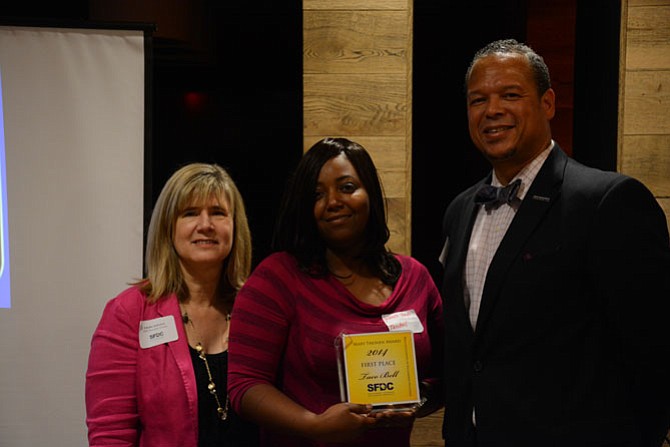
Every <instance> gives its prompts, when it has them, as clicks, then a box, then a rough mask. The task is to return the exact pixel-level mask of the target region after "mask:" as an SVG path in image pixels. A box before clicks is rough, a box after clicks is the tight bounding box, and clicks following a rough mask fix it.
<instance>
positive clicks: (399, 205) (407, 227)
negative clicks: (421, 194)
mask: <svg viewBox="0 0 670 447" xmlns="http://www.w3.org/2000/svg"><path fill="white" fill-rule="evenodd" d="M386 206H387V210H388V211H387V214H388V226H389V230H390V231H391V238H390V239H389V242H388V244H387V245H388V248H389V249H390V250H391V251H392V252H394V253H400V254H404V255H409V254H410V253H411V252H412V246H411V235H412V229H411V223H410V220H409V219H408V216H407V214H408V210H409V209H411V206H410V205H409V201H408V200H407V199H404V198H388V199H386Z"/></svg>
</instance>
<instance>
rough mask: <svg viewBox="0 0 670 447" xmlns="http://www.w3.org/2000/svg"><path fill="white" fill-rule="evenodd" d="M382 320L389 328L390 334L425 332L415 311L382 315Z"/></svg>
mask: <svg viewBox="0 0 670 447" xmlns="http://www.w3.org/2000/svg"><path fill="white" fill-rule="evenodd" d="M382 320H384V323H386V327H388V328H389V332H397V331H412V333H414V334H420V333H422V332H423V324H421V321H420V320H419V317H418V316H417V314H416V312H414V309H410V310H405V311H402V312H396V313H393V314H386V315H382Z"/></svg>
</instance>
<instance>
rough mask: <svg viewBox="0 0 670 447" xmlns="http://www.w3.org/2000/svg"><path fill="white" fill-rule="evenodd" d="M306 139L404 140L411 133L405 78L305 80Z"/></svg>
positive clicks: (373, 76)
mask: <svg viewBox="0 0 670 447" xmlns="http://www.w3.org/2000/svg"><path fill="white" fill-rule="evenodd" d="M303 80H304V81H303V92H304V97H303V113H304V116H303V120H304V124H303V126H304V128H303V134H304V135H379V136H391V135H396V136H402V135H405V134H406V133H407V131H408V127H407V120H408V113H409V112H408V111H409V105H408V98H407V94H406V92H407V78H406V77H405V76H402V75H393V74H391V75H381V74H367V75H330V74H328V75H314V74H305V75H304V76H303Z"/></svg>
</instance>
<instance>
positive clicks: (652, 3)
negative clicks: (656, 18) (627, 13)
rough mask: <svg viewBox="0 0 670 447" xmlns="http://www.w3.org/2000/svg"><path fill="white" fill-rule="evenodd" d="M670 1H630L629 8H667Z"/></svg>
mask: <svg viewBox="0 0 670 447" xmlns="http://www.w3.org/2000/svg"><path fill="white" fill-rule="evenodd" d="M667 5H670V0H628V7H629V9H630V7H632V6H667Z"/></svg>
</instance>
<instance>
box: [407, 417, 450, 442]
mask: <svg viewBox="0 0 670 447" xmlns="http://www.w3.org/2000/svg"><path fill="white" fill-rule="evenodd" d="M443 417H444V410H440V411H436V412H435V413H433V414H430V415H428V416H426V417H424V418H421V419H417V420H416V422H415V423H414V429H413V430H412V437H411V439H410V445H411V447H444V441H443V440H442V418H443Z"/></svg>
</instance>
